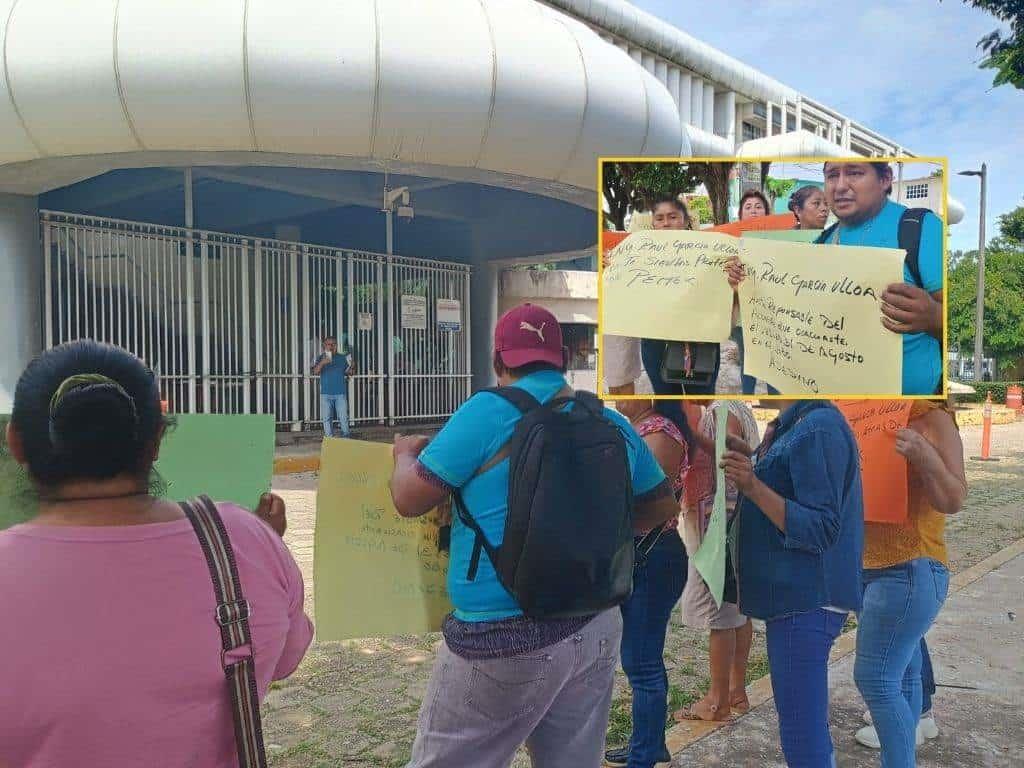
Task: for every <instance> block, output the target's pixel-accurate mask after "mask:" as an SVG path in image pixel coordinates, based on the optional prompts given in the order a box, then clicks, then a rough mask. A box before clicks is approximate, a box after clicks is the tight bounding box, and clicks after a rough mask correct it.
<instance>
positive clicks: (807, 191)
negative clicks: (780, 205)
mask: <svg viewBox="0 0 1024 768" xmlns="http://www.w3.org/2000/svg"><path fill="white" fill-rule="evenodd" d="M815 192H821V190H820V189H818V188H817V187H816V186H814V185H813V184H809V185H808V186H806V187H800V189H798V190H797V191H796V192H794V193H793V194H792V195H790V196H789V206H788V208H789V210H791V211H792V212H793V215H794V216H795V215H796V214H797V212H798V211H800V210H802V209H803V207H804V206H805V205H807V198H809V197H810V196H811V195H813V194H814V193H815Z"/></svg>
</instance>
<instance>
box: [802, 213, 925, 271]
mask: <svg viewBox="0 0 1024 768" xmlns="http://www.w3.org/2000/svg"><path fill="white" fill-rule="evenodd" d="M928 213H931V211H930V210H928V209H927V208H907V210H905V211H904V212H903V213H902V215H901V216H900V224H899V228H898V229H897V230H896V247H897V248H900V249H902V250H903V251H906V254H907V256H906V258H905V259H904V263H905V264H906V265H907V269H908V270H910V277H911V279H913V281H914V285H916V286H917V287H918V288H924V281H923V280H922V279H921V230H922V228H923V226H924V217H925V214H928ZM838 226H839V223H838V222H836V223H835V224H833V225H832V226H831V227H829V228H828V229H826V230H825V231H824V232H822V233H821V234H820V235H818V237H817V239H816V240H815V241H814V242H815V243H817V244H822V243H827V242H828V241H829V238H831V237H832V233H833V232H835V231H836V227H838Z"/></svg>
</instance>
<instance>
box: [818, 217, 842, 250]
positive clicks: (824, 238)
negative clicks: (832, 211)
mask: <svg viewBox="0 0 1024 768" xmlns="http://www.w3.org/2000/svg"><path fill="white" fill-rule="evenodd" d="M838 226H839V222H838V221H837V222H836V223H835V224H833V225H832V226H831V227H826V228H825V230H824V231H823V232H822V233H821V234H820V235H818V236H817V237H816V238H815V239H814V244H815V245H824V244H826V243H828V241H829V240H831V239H832V234H833V233H834V232H835V231H836V227H838Z"/></svg>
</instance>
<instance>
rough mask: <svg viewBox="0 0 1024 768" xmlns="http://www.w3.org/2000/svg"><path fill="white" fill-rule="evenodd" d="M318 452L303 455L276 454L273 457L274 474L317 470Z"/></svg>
mask: <svg viewBox="0 0 1024 768" xmlns="http://www.w3.org/2000/svg"><path fill="white" fill-rule="evenodd" d="M319 471H320V454H318V453H317V454H309V455H304V456H278V457H276V458H275V459H274V474H275V475H296V474H298V473H300V472H319Z"/></svg>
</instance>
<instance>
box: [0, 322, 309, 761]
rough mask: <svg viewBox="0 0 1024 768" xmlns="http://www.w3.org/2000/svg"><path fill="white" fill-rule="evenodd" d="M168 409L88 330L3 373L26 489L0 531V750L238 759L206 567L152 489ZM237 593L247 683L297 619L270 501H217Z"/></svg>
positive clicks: (293, 641)
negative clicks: (244, 608) (27, 495)
mask: <svg viewBox="0 0 1024 768" xmlns="http://www.w3.org/2000/svg"><path fill="white" fill-rule="evenodd" d="M164 428H165V420H164V417H163V415H162V414H161V410H160V394H159V390H158V387H157V384H156V381H155V379H154V376H153V373H152V371H150V370H149V369H148V368H146V366H145V365H144V364H143V363H142V361H140V360H139V359H138V358H136V357H134V356H132V355H130V354H129V353H127V352H125V351H124V350H122V349H119V348H117V347H112V346H108V345H101V344H97V343H95V342H91V341H82V342H75V343H72V344H65V345H62V346H60V347H57V348H55V349H53V350H50V351H49V352H46V353H45V354H43V355H42V356H41V357H39V358H37V359H36V360H34V361H33V362H32V363H31V364H30V365H29V366H28V368H27V369H26V370H25V372H24V373H23V374H22V376H21V379H20V380H19V381H18V386H17V390H16V392H15V398H14V410H13V413H12V417H11V423H10V425H9V427H8V434H7V439H8V445H9V447H10V450H11V453H12V455H13V456H14V458H15V459H16V460H17V461H18V462H19V463H20V464H22V465H23V466H24V467H25V469H26V470H27V473H28V476H29V478H30V479H31V481H32V482H33V484H34V485H35V487H36V490H37V492H38V496H39V511H38V514H37V515H36V517H35V518H33V519H32V520H31V521H30V522H28V523H25V524H22V525H17V526H14V527H13V528H10V529H8V530H6V531H2V532H0V616H2V617H3V618H2V620H0V648H2V649H3V652H2V654H0V688H2V690H3V695H2V696H0V765H4V766H6V768H36V767H38V768H43V767H44V766H45V767H46V768H52V767H55V766H73V765H79V766H103V767H104V768H120V767H122V766H124V767H125V768H127V766H139V765H153V766H156V765H159V766H169V767H177V766H181V767H182V768H184V767H185V766H189V768H222V767H223V768H227V766H235V765H237V764H238V762H237V761H238V757H237V753H236V744H235V735H234V726H233V719H232V704H231V697H230V695H229V690H228V685H227V681H226V677H225V671H224V666H223V665H222V659H221V650H222V639H221V633H220V628H219V626H218V624H217V622H216V620H215V609H216V605H217V600H216V599H215V597H214V588H213V584H212V581H211V575H210V569H209V567H208V565H207V561H206V559H205V556H204V553H203V550H202V548H201V547H200V544H199V540H198V539H197V536H196V533H195V532H194V531H193V528H192V524H191V523H190V521H189V519H188V518H187V517H186V516H185V514H184V512H183V510H182V508H181V507H179V506H178V505H177V504H175V503H173V502H169V501H165V500H163V499H160V498H157V497H156V496H155V495H153V494H152V493H151V486H152V467H153V462H154V461H155V460H156V458H157V454H158V452H159V449H160V440H161V438H162V436H163V433H164ZM217 510H218V512H219V516H220V517H221V519H222V520H223V523H224V527H225V529H226V531H227V534H228V538H229V539H230V543H231V546H232V548H233V550H234V554H235V559H236V562H237V569H238V573H239V578H240V582H241V588H242V592H243V593H244V597H245V599H246V600H247V601H248V603H249V606H250V617H249V625H250V627H251V647H252V651H253V657H254V660H255V677H256V689H257V692H258V695H259V696H260V698H262V696H263V695H264V694H265V693H266V691H267V688H268V687H269V685H270V682H271V680H277V679H281V678H284V677H287V676H288V675H290V674H291V673H292V672H293V671H294V670H295V668H296V666H298V663H299V662H300V661H301V659H302V657H303V655H304V654H305V651H306V649H307V647H308V646H309V643H310V640H311V639H312V631H313V628H312V624H311V623H310V621H309V619H308V618H307V617H306V615H305V614H304V613H303V610H302V604H303V585H302V577H301V575H300V573H299V569H298V567H297V566H296V564H295V561H294V560H293V559H292V557H291V555H290V554H289V552H288V550H287V548H286V547H285V545H284V543H283V542H282V541H281V537H280V535H279V534H278V533H277V532H275V530H273V529H272V528H271V527H270V525H268V524H267V522H269V523H271V524H272V525H275V527H276V528H277V529H278V530H280V531H282V532H283V528H284V509H283V503H282V502H281V501H280V499H276V498H274V497H270V496H267V497H265V498H264V501H263V502H262V503H261V506H260V513H262V514H263V515H264V516H265V517H266V518H267V522H264V521H263V520H261V519H260V518H259V517H258V516H257V515H254V514H252V513H250V512H248V511H246V510H244V509H240V508H238V507H236V506H233V505H230V504H218V505H217Z"/></svg>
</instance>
